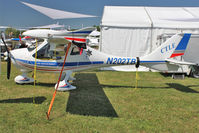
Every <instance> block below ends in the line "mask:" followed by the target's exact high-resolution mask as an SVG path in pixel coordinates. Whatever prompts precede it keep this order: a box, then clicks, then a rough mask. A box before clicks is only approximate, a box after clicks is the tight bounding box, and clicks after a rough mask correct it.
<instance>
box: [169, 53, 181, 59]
mask: <svg viewBox="0 0 199 133" xmlns="http://www.w3.org/2000/svg"><path fill="white" fill-rule="evenodd" d="M181 55H184V53H173V54H172V55H171V57H170V58H173V57H176V56H181Z"/></svg>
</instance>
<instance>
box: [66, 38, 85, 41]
mask: <svg viewBox="0 0 199 133" xmlns="http://www.w3.org/2000/svg"><path fill="white" fill-rule="evenodd" d="M64 38H65V39H66V40H71V41H79V42H86V39H83V38H72V37H64Z"/></svg>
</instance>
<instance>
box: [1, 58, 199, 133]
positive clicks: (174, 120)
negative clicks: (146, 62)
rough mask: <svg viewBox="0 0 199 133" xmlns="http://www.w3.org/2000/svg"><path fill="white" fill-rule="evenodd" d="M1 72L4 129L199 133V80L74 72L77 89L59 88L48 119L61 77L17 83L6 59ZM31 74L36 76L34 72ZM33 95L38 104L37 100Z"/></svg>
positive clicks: (39, 75)
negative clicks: (57, 83) (10, 72)
mask: <svg viewBox="0 0 199 133" xmlns="http://www.w3.org/2000/svg"><path fill="white" fill-rule="evenodd" d="M1 64H2V72H1V76H0V132H2V133H6V132H16V133H18V132H20V133H23V132H34V133H35V132H65V133H67V132H71V133H76V132H80V133H87V132H91V133H93V132H94V133H95V132H99V133H104V132H108V133H111V132H113V133H123V132H127V133H132V132H142V133H143V132H176V133H179V132H195V133H197V132H199V79H194V78H189V77H186V79H185V80H173V79H171V77H169V76H164V75H162V74H160V73H152V72H140V73H139V78H140V80H139V82H138V89H137V90H135V89H134V86H135V73H134V72H111V71H98V70H92V71H85V72H80V73H74V76H75V77H76V78H77V80H76V81H74V83H73V85H75V86H77V89H76V90H73V91H69V92H58V93H57V95H56V98H55V102H54V105H53V108H52V111H51V115H50V120H49V121H48V120H47V119H46V114H45V113H46V112H47V110H48V107H49V104H50V101H51V98H52V94H53V92H54V84H55V83H56V82H57V79H58V75H57V74H53V73H37V85H36V87H34V86H33V85H17V84H15V83H14V81H13V80H14V77H15V76H17V75H18V74H20V72H19V70H17V69H16V68H15V67H13V66H12V75H11V79H10V80H7V79H6V63H5V62H2V63H1ZM29 75H31V74H29ZM33 97H35V99H36V104H33V102H32V101H33Z"/></svg>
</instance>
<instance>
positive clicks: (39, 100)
mask: <svg viewBox="0 0 199 133" xmlns="http://www.w3.org/2000/svg"><path fill="white" fill-rule="evenodd" d="M45 100H46V98H45V97H44V96H38V97H35V104H42V103H43V102H44V101H45ZM0 103H33V97H26V98H15V99H5V100H0Z"/></svg>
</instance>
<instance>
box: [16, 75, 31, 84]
mask: <svg viewBox="0 0 199 133" xmlns="http://www.w3.org/2000/svg"><path fill="white" fill-rule="evenodd" d="M15 82H16V83H17V84H28V83H33V82H34V79H33V78H29V77H28V76H27V73H23V74H22V75H18V76H17V77H15Z"/></svg>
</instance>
